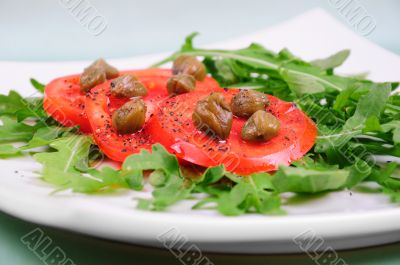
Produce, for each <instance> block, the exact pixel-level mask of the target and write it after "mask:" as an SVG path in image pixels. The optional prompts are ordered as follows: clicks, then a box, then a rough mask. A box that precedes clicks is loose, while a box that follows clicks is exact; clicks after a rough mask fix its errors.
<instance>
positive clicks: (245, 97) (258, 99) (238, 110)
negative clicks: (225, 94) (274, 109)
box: [231, 90, 269, 118]
mask: <svg viewBox="0 0 400 265" xmlns="http://www.w3.org/2000/svg"><path fill="white" fill-rule="evenodd" d="M268 104H269V101H268V98H267V96H266V95H265V94H264V93H261V92H258V91H254V90H241V91H240V92H239V93H237V94H236V95H235V96H234V97H233V98H232V102H231V107H232V112H233V114H235V115H236V116H238V117H244V118H247V117H250V116H251V115H253V113H255V112H256V111H258V110H265V107H266V106H268Z"/></svg>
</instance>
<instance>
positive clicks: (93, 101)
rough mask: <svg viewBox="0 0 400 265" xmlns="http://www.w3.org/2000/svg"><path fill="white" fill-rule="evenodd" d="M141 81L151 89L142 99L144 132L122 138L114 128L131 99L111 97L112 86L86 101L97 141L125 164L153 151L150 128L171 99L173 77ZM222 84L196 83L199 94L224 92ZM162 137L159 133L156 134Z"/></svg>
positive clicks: (142, 77) (104, 86)
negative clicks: (114, 116)
mask: <svg viewBox="0 0 400 265" xmlns="http://www.w3.org/2000/svg"><path fill="white" fill-rule="evenodd" d="M134 74H136V76H137V77H138V78H139V80H140V81H141V82H142V83H143V84H144V86H145V87H146V88H147V92H148V93H147V95H146V96H144V97H142V99H143V101H144V102H145V104H146V107H147V111H146V122H145V125H144V126H143V128H142V129H141V130H140V131H138V132H135V133H132V134H125V135H121V134H119V133H117V131H116V130H115V129H114V128H113V126H112V114H113V113H114V111H115V110H117V109H118V108H119V107H121V106H122V105H123V104H124V103H126V102H127V101H128V100H129V99H127V98H123V99H121V98H115V97H113V96H111V95H110V82H111V81H108V82H106V83H104V84H101V85H99V86H96V87H95V88H93V89H92V90H91V92H90V93H89V94H88V96H87V97H86V101H85V105H86V114H87V116H88V117H89V123H90V126H91V130H92V133H93V138H94V140H95V142H96V144H97V145H98V146H99V148H100V149H101V150H102V151H103V152H104V153H105V155H106V156H107V157H109V158H111V159H113V160H115V161H121V162H122V161H124V160H125V158H126V157H127V156H129V155H130V154H133V153H137V152H139V151H140V150H141V149H147V150H151V146H152V144H154V143H155V141H154V137H153V135H152V133H150V132H149V128H148V124H149V123H150V120H151V119H152V118H153V117H154V115H155V113H157V112H158V106H159V105H160V104H162V102H163V101H165V100H167V99H168V98H169V95H168V92H167V88H166V85H167V81H168V79H169V77H170V76H171V75H170V74H169V75H159V74H157V73H152V74H144V72H142V73H141V74H137V72H134ZM221 90H222V89H221V88H220V87H219V86H218V83H217V82H216V81H215V80H214V79H212V78H209V77H207V78H206V80H205V81H203V82H197V83H196V91H201V92H203V93H204V92H205V91H207V93H209V92H211V91H221ZM155 133H158V132H155Z"/></svg>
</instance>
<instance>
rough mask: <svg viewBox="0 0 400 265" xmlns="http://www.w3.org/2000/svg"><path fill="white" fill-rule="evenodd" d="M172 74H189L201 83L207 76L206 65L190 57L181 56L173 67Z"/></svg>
mask: <svg viewBox="0 0 400 265" xmlns="http://www.w3.org/2000/svg"><path fill="white" fill-rule="evenodd" d="M172 72H173V74H174V75H177V74H188V75H191V76H193V77H194V78H196V80H199V81H203V80H204V78H205V77H206V74H207V72H206V67H205V66H204V64H203V63H202V62H200V61H199V60H197V58H196V57H193V56H190V55H181V56H179V57H178V58H176V59H175V61H174V64H173V66H172Z"/></svg>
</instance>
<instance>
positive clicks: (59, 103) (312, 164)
mask: <svg viewBox="0 0 400 265" xmlns="http://www.w3.org/2000/svg"><path fill="white" fill-rule="evenodd" d="M195 36H196V33H194V34H191V35H190V36H188V37H187V38H186V41H185V43H184V45H183V46H182V47H181V49H180V50H179V51H178V52H176V53H174V54H172V55H171V56H170V57H168V58H166V59H164V60H163V61H161V62H159V63H157V64H155V65H153V66H151V67H150V68H148V69H140V70H119V69H116V68H115V67H114V66H111V65H110V64H108V63H107V62H106V61H105V60H103V59H98V60H96V61H95V62H94V63H93V64H91V65H90V66H88V67H87V68H85V69H84V70H83V72H82V73H80V74H76V75H69V76H63V77H58V78H56V79H54V80H53V81H51V82H50V83H48V84H46V85H43V84H41V83H39V82H38V81H36V80H34V79H31V83H32V85H33V86H34V87H35V88H36V90H37V91H39V92H40V93H42V96H40V97H29V98H23V97H22V96H21V95H20V94H18V93H17V92H15V91H10V92H9V94H8V95H0V119H1V121H2V125H1V126H0V158H2V159H10V158H14V157H18V156H25V155H32V156H33V158H34V159H35V160H36V161H38V162H39V163H41V164H42V170H41V171H40V172H38V174H39V176H40V178H41V179H42V180H43V181H46V182H48V183H51V184H53V185H54V186H55V187H56V189H57V191H60V190H72V191H73V192H80V193H105V192H107V193H109V192H113V191H117V190H120V189H130V190H136V191H140V190H149V189H151V190H152V197H151V198H150V199H139V198H138V199H137V207H138V208H140V209H143V210H155V211H162V210H165V209H167V208H168V207H169V206H171V205H173V204H175V203H178V202H179V201H182V200H189V199H191V200H196V203H195V204H194V206H193V209H204V208H207V209H215V210H217V211H218V212H220V213H221V214H224V215H240V214H245V213H260V214H284V211H283V210H282V208H281V206H282V205H284V204H285V196H283V194H286V193H301V194H305V195H307V194H310V195H311V194H315V193H322V192H329V191H336V190H342V189H360V188H362V187H364V189H366V188H368V189H373V190H374V191H375V192H383V193H385V194H387V195H388V196H390V198H391V199H392V200H393V201H394V202H400V179H399V178H398V177H397V176H398V167H399V164H398V162H397V161H399V160H398V157H400V95H399V94H398V93H396V91H395V90H396V88H397V87H398V85H399V83H397V82H396V83H395V82H387V83H374V82H372V81H370V80H367V79H366V78H365V76H362V75H359V76H340V75H337V74H335V68H336V67H338V66H340V65H341V64H342V63H343V62H344V61H345V60H346V59H347V57H348V56H349V54H350V52H349V51H348V50H344V51H340V52H338V53H336V54H334V55H332V56H330V57H328V58H325V59H318V60H314V61H311V62H306V61H304V60H302V59H300V58H299V57H296V56H295V55H293V54H292V53H290V52H289V51H288V50H287V49H283V50H281V51H280V52H278V53H275V52H272V51H269V50H267V49H265V48H264V47H262V46H260V45H258V44H251V45H250V46H249V47H246V48H243V49H240V50H206V49H198V48H196V47H194V45H193V38H194V37H195ZM167 63H172V67H171V68H160V67H161V66H163V65H164V64H167ZM103 162H106V163H103ZM110 162H111V165H110Z"/></svg>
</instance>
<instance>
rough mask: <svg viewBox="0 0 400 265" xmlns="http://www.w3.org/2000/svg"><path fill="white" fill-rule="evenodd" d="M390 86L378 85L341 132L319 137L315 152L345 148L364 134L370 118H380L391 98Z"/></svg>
mask: <svg viewBox="0 0 400 265" xmlns="http://www.w3.org/2000/svg"><path fill="white" fill-rule="evenodd" d="M390 91H391V87H390V86H389V85H388V84H377V85H375V86H373V88H372V89H371V90H370V91H369V93H368V94H366V95H365V96H363V97H362V98H361V99H360V100H359V101H358V103H357V108H356V111H355V113H354V115H353V116H352V117H351V118H349V119H348V120H347V121H346V123H345V124H344V126H343V127H342V128H341V129H340V130H334V131H330V132H324V133H322V134H321V135H319V136H318V140H317V145H316V148H315V150H316V151H317V152H325V151H326V150H327V149H329V148H338V147H340V146H343V145H344V144H346V143H347V142H348V141H350V139H351V138H353V137H354V136H357V135H360V134H362V130H363V129H364V127H365V123H366V121H367V120H368V118H370V117H373V116H375V117H379V116H380V114H381V112H382V110H383V109H384V107H385V104H386V102H387V101H388V99H389V96H390Z"/></svg>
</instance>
